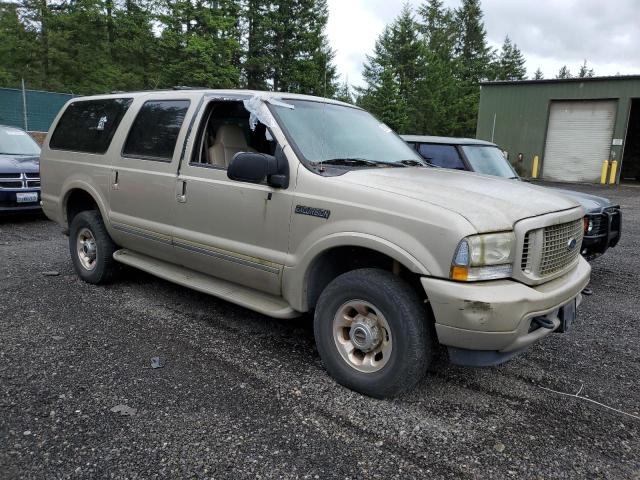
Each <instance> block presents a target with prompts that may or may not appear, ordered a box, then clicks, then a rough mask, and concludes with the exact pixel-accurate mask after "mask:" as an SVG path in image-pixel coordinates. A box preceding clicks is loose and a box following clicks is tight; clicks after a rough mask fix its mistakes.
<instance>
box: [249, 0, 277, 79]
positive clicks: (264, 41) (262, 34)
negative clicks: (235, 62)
mask: <svg viewBox="0 0 640 480" xmlns="http://www.w3.org/2000/svg"><path fill="white" fill-rule="evenodd" d="M271 16H272V11H271V4H270V3H267V2H265V1H263V0H248V1H247V2H246V6H245V12H244V17H245V30H246V31H245V38H246V46H245V49H246V58H245V61H244V64H243V70H244V81H245V83H246V86H247V88H250V89H253V90H267V89H268V88H269V84H268V80H269V79H270V78H271V73H272V67H271V62H270V59H271V54H272V51H271V47H272V38H273V29H272V28H271Z"/></svg>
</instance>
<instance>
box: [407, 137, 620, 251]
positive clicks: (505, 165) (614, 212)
mask: <svg viewBox="0 0 640 480" xmlns="http://www.w3.org/2000/svg"><path fill="white" fill-rule="evenodd" d="M401 137H402V139H403V140H404V141H405V142H407V143H408V144H409V145H410V146H412V147H413V148H414V149H415V150H416V151H417V152H418V153H419V154H420V155H421V156H422V158H424V159H425V160H427V161H428V162H429V163H430V164H432V165H434V166H437V167H442V168H451V169H456V170H466V171H471V172H476V173H482V174H485V175H494V176H498V177H504V178H509V179H513V180H517V181H523V179H521V178H520V176H519V175H518V174H517V173H516V171H515V170H514V168H513V167H512V166H511V164H510V163H509V161H508V160H507V159H506V158H505V157H504V154H503V152H502V150H500V148H499V147H498V146H497V145H496V144H495V143H491V142H486V141H484V140H475V139H472V138H452V137H431V136H421V135H401ZM554 190H555V191H559V192H562V193H563V194H564V195H566V196H567V197H571V198H573V199H574V200H575V201H577V202H579V203H580V204H581V205H582V206H583V207H584V210H585V212H586V213H587V215H586V220H585V229H584V239H583V241H582V255H583V256H584V257H586V258H587V259H589V260H590V259H593V258H595V257H597V256H599V255H602V254H603V253H604V252H605V251H606V250H607V249H608V248H611V247H615V246H616V245H617V244H618V241H619V240H620V235H621V230H622V229H621V227H622V212H621V210H620V205H615V204H613V203H612V202H611V201H610V200H609V199H607V198H603V197H598V196H596V195H589V194H588V193H582V192H576V191H573V190H563V189H554Z"/></svg>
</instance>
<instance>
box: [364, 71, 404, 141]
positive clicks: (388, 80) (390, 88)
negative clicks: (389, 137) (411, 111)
mask: <svg viewBox="0 0 640 480" xmlns="http://www.w3.org/2000/svg"><path fill="white" fill-rule="evenodd" d="M358 104H359V105H360V106H362V107H363V108H364V109H366V110H368V111H370V112H372V113H373V114H374V115H376V116H377V117H378V119H379V120H380V121H381V122H383V123H385V124H387V125H388V126H389V127H391V128H392V129H393V130H395V131H396V132H400V133H407V132H406V128H408V127H409V123H410V122H409V116H408V114H407V103H406V101H405V99H404V98H403V97H402V95H401V93H400V86H399V84H398V81H397V79H396V78H394V74H393V72H392V71H391V69H390V68H386V67H382V70H381V71H380V72H379V73H378V75H377V84H376V85H375V87H374V88H373V89H371V90H365V91H364V92H363V94H362V96H361V97H360V98H359V101H358Z"/></svg>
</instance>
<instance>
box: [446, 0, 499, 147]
mask: <svg viewBox="0 0 640 480" xmlns="http://www.w3.org/2000/svg"><path fill="white" fill-rule="evenodd" d="M482 17H483V14H482V10H481V8H480V0H462V5H461V6H460V7H459V8H458V9H457V10H456V11H455V21H456V24H457V25H458V28H459V33H458V38H457V42H456V48H455V53H456V60H457V62H456V70H457V71H456V76H457V78H458V79H459V81H460V91H459V94H458V97H457V100H456V102H455V104H454V112H455V124H454V127H453V131H452V132H451V133H452V134H453V135H455V136H471V135H473V134H474V132H475V129H476V116H477V112H478V104H479V102H480V86H479V84H480V82H481V81H484V80H488V79H491V78H492V70H493V58H494V56H495V54H494V52H493V50H492V49H491V48H490V47H489V46H488V44H487V32H486V31H485V28H484V23H483V20H482Z"/></svg>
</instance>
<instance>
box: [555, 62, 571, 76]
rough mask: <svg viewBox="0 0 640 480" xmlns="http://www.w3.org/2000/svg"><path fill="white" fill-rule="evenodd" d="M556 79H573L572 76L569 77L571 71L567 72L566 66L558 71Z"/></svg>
mask: <svg viewBox="0 0 640 480" xmlns="http://www.w3.org/2000/svg"><path fill="white" fill-rule="evenodd" d="M556 78H559V79H566V78H573V75H571V71H570V70H569V68H568V67H567V66H566V65H563V66H562V67H561V68H560V70H559V71H558V75H556Z"/></svg>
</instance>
